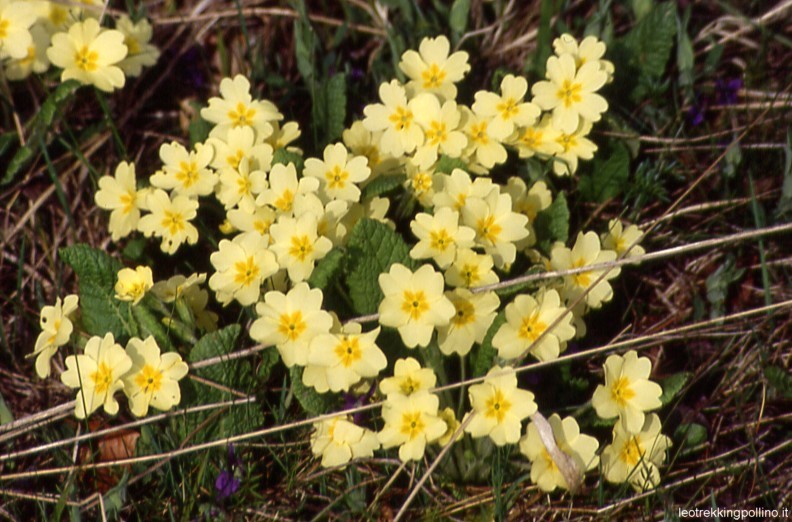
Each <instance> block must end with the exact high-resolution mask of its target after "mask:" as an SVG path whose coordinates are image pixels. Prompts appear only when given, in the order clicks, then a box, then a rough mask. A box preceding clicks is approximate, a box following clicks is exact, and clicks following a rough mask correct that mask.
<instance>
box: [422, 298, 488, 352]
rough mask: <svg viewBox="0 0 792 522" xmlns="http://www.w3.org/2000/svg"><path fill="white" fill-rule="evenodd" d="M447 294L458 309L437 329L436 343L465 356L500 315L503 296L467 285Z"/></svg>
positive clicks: (481, 339) (446, 349)
mask: <svg viewBox="0 0 792 522" xmlns="http://www.w3.org/2000/svg"><path fill="white" fill-rule="evenodd" d="M446 297H448V299H449V300H450V301H451V303H452V304H453V305H454V308H455V309H456V313H455V314H454V316H453V317H451V321H450V322H449V323H448V326H441V327H440V328H438V329H437V343H438V345H439V346H440V351H441V352H443V353H444V354H445V355H451V354H452V353H456V354H459V356H460V357H464V356H465V355H467V354H468V352H470V349H471V348H472V347H473V343H481V342H483V341H484V337H485V336H486V335H487V330H488V329H489V327H490V325H491V324H492V321H494V320H495V316H496V315H497V309H498V306H500V299H499V298H498V296H497V294H495V292H482V293H480V294H474V293H472V292H471V291H470V290H467V289H466V288H457V289H456V290H454V291H453V292H446Z"/></svg>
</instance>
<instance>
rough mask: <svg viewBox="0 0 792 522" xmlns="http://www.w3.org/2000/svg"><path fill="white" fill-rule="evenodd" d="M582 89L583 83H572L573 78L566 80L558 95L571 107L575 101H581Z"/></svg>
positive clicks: (566, 105) (565, 104)
mask: <svg viewBox="0 0 792 522" xmlns="http://www.w3.org/2000/svg"><path fill="white" fill-rule="evenodd" d="M582 90H583V86H582V85H581V84H579V83H572V80H564V83H563V84H561V88H560V89H558V92H557V93H556V96H558V98H559V99H560V100H561V101H562V102H563V104H564V107H566V108H569V107H571V106H572V105H574V104H575V103H580V100H581V99H582V98H581V96H580V94H581V91H582Z"/></svg>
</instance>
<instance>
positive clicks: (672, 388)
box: [660, 372, 690, 405]
mask: <svg viewBox="0 0 792 522" xmlns="http://www.w3.org/2000/svg"><path fill="white" fill-rule="evenodd" d="M689 380H690V373H689V372H679V373H675V374H674V375H670V376H668V377H666V378H665V379H663V380H662V381H660V386H661V387H662V388H663V394H662V395H661V396H660V402H662V403H663V405H666V404H668V403H670V402H671V401H672V400H673V399H674V397H676V396H677V395H679V393H680V392H681V391H682V388H684V387H685V384H687V382H688V381H689Z"/></svg>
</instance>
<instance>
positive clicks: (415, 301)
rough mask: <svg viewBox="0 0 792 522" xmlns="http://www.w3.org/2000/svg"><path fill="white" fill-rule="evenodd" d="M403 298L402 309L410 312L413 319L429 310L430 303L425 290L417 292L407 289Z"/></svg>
mask: <svg viewBox="0 0 792 522" xmlns="http://www.w3.org/2000/svg"><path fill="white" fill-rule="evenodd" d="M403 298H404V300H403V301H402V307H401V308H402V311H403V312H405V313H406V314H409V316H410V319H412V320H413V321H417V320H418V319H420V318H421V316H422V315H423V314H424V312H426V311H427V310H429V303H428V302H427V301H426V296H425V295H424V293H423V290H418V291H417V292H412V291H410V290H405V291H404V294H403Z"/></svg>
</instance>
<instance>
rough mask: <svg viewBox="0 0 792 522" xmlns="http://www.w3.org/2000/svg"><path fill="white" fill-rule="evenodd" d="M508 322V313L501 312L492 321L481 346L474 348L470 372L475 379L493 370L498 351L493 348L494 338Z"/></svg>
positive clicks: (471, 354) (471, 353) (471, 355)
mask: <svg viewBox="0 0 792 522" xmlns="http://www.w3.org/2000/svg"><path fill="white" fill-rule="evenodd" d="M505 322H506V312H504V311H501V312H500V313H498V315H497V316H496V317H495V320H494V321H492V324H491V325H490V327H489V330H487V335H485V336H484V341H482V343H481V345H480V346H474V347H473V350H471V352H470V371H471V373H472V376H473V377H481V376H482V375H484V374H486V373H487V372H488V371H490V369H491V368H492V365H493V362H494V361H495V357H496V356H497V355H498V350H496V349H495V348H494V347H493V346H492V338H493V337H495V334H496V333H498V330H500V327H501V326H503V323H505Z"/></svg>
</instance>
